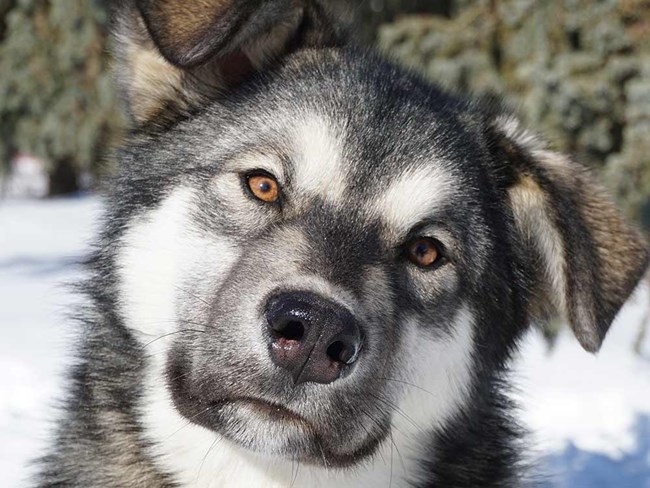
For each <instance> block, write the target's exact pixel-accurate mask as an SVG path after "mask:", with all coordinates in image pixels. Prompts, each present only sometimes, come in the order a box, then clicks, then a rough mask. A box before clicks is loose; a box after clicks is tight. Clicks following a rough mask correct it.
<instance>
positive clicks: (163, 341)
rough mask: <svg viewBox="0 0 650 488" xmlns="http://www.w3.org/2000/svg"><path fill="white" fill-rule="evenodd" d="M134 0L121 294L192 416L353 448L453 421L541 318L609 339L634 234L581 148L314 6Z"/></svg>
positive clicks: (629, 272)
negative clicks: (355, 39) (376, 48)
mask: <svg viewBox="0 0 650 488" xmlns="http://www.w3.org/2000/svg"><path fill="white" fill-rule="evenodd" d="M136 4H137V5H131V4H130V3H122V4H121V7H120V10H119V12H118V25H117V28H118V35H119V54H120V59H121V61H120V71H121V73H122V78H121V80H122V88H123V90H124V93H125V95H126V100H127V102H128V104H129V108H130V110H131V113H132V115H133V119H134V124H135V126H136V129H135V130H134V136H133V137H132V138H131V141H130V143H129V144H127V145H126V147H125V148H124V149H123V151H122V153H121V161H120V163H121V165H122V174H121V177H120V178H119V179H118V183H117V186H116V189H115V193H114V198H113V200H112V201H113V205H114V213H115V219H114V221H116V222H118V223H119V228H118V229H112V230H111V234H110V236H111V239H113V241H115V240H116V241H117V243H118V244H117V246H114V247H113V248H114V249H117V250H116V251H115V260H116V263H117V265H118V268H119V275H118V279H117V287H118V299H119V303H120V310H121V312H122V317H123V320H124V322H125V324H126V325H127V327H128V328H129V329H130V330H131V331H132V332H133V333H134V335H135V336H136V337H137V338H138V340H140V341H141V342H142V344H143V345H149V344H151V345H153V344H155V345H156V346H158V349H159V350H158V352H157V353H155V354H151V355H150V356H149V360H150V361H152V362H153V363H154V364H157V365H158V369H157V371H159V373H160V374H164V381H165V384H166V385H167V388H168V391H169V392H170V395H171V398H172V399H173V403H174V406H175V408H176V409H177V411H178V412H180V413H181V414H182V415H183V416H184V417H186V418H187V419H188V420H189V421H190V422H192V423H193V424H197V425H200V426H203V427H205V428H207V429H210V431H214V432H217V433H218V434H220V435H222V436H224V437H226V438H227V439H229V440H231V441H234V442H235V443H237V444H239V445H241V446H244V447H246V448H248V449H250V450H252V451H257V452H261V453H264V454H269V455H277V456H282V457H285V458H287V459H289V460H291V459H297V460H302V461H306V462H309V463H313V464H324V465H326V466H348V465H353V464H355V463H358V462H361V460H362V459H364V458H365V457H366V456H367V455H369V454H371V453H373V452H374V451H375V450H376V448H377V446H378V445H380V444H381V443H382V442H383V441H384V440H385V439H386V437H387V436H388V435H389V433H390V431H391V428H392V427H395V428H396V429H398V431H399V432H400V433H401V434H404V435H413V436H417V435H418V434H419V432H421V431H423V430H424V431H428V430H431V429H433V430H435V429H437V428H442V427H444V425H445V423H446V422H447V421H448V420H449V419H450V418H451V417H452V416H454V415H455V414H457V413H458V412H459V411H461V410H462V408H463V405H466V404H468V403H471V398H472V395H473V394H474V388H475V385H476V384H478V383H480V382H481V381H485V379H486V378H488V377H490V375H492V374H493V373H494V372H495V371H497V370H499V368H501V367H503V365H504V363H505V362H506V361H507V359H508V357H509V353H510V352H511V350H512V348H513V346H514V344H515V342H516V340H517V338H518V337H519V336H520V334H521V332H522V331H523V330H524V329H525V328H526V327H527V326H528V324H529V323H530V322H531V321H536V320H537V321H541V320H547V319H548V318H550V317H552V316H553V315H559V316H560V317H562V318H563V319H564V320H566V321H567V322H568V323H569V324H570V326H571V327H572V329H573V331H574V332H575V335H576V337H577V338H578V340H579V341H580V343H581V344H582V346H583V347H584V348H585V349H587V350H589V351H596V350H597V349H598V348H599V347H600V345H601V342H602V340H603V338H604V336H605V334H606V332H607V329H608V327H609V325H610V323H611V322H612V320H613V318H614V316H615V315H616V313H617V312H618V310H619V309H620V307H621V306H622V305H623V303H624V301H625V300H626V299H627V297H628V296H629V295H630V293H631V292H632V290H633V288H634V287H635V286H636V284H637V282H638V280H639V278H640V276H641V274H642V272H643V271H644V269H645V266H646V262H647V253H646V251H645V247H644V245H643V244H642V241H641V240H640V238H639V236H638V235H637V233H636V232H634V231H633V230H631V229H630V228H629V227H628V226H627V225H626V224H625V223H624V222H623V220H622V219H621V217H620V216H619V214H618V213H617V211H616V210H615V209H614V207H613V206H612V204H611V203H610V201H609V200H608V199H607V198H606V197H605V196H604V195H603V192H602V191H601V190H600V189H599V188H598V187H597V186H596V185H595V184H594V183H593V182H592V180H591V178H590V176H589V175H588V174H587V173H586V171H585V170H584V169H583V168H582V167H581V166H579V165H578V164H576V163H573V162H572V161H570V160H569V159H568V158H567V157H565V156H563V155H561V154H557V153H555V152H552V151H550V150H548V149H547V148H546V147H545V146H544V145H543V144H542V143H541V142H540V141H539V140H537V139H536V138H535V137H533V136H531V135H530V134H529V133H527V132H526V131H525V130H523V129H522V128H521V127H520V124H519V123H518V122H517V120H516V119H515V118H514V117H512V116H510V115H508V114H504V112H502V111H501V110H498V109H495V108H494V107H492V106H490V105H489V104H481V103H474V102H467V101H464V100H460V99H457V98H455V97H451V96H447V95H445V94H443V93H441V92H439V91H438V90H437V89H435V88H433V87H431V86H429V85H427V84H426V83H425V82H423V81H422V80H420V79H419V78H417V77H416V76H413V75H411V74H408V73H405V72H403V71H401V70H399V69H398V68H396V67H394V66H393V65H391V64H388V63H386V62H384V61H381V60H380V59H378V58H376V57H374V56H373V55H372V54H369V53H365V52H361V51H356V50H353V49H348V48H342V47H338V46H340V45H341V44H342V43H343V40H344V37H345V36H344V35H343V33H341V32H340V31H339V30H338V29H337V28H335V27H333V26H334V25H338V24H332V20H331V19H332V18H333V17H332V15H331V12H330V10H329V9H327V8H325V7H324V6H323V5H322V4H321V2H318V1H313V2H311V1H309V2H308V1H304V2H301V1H290V0H274V1H266V2H253V1H242V2H233V1H228V0H203V1H201V2H198V1H197V2H181V1H179V0H167V1H162V0H142V1H139V2H136ZM144 350H145V351H146V352H148V351H150V350H151V349H148V348H147V347H145V349H144Z"/></svg>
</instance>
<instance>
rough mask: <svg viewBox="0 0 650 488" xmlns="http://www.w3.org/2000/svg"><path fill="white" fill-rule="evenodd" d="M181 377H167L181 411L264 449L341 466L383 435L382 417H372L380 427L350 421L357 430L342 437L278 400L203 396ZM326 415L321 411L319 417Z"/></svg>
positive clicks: (368, 451) (366, 453)
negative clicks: (209, 398) (378, 418)
mask: <svg viewBox="0 0 650 488" xmlns="http://www.w3.org/2000/svg"><path fill="white" fill-rule="evenodd" d="M186 378H187V375H182V374H181V375H174V376H171V377H170V390H171V393H172V399H173V401H174V404H175V407H176V409H177V410H178V412H179V413H180V414H181V415H182V416H184V417H185V418H186V419H187V420H188V421H190V422H192V423H194V424H197V425H200V426H202V427H205V428H208V429H210V430H212V431H214V432H216V433H218V434H219V435H221V436H223V437H224V438H226V439H228V440H230V441H232V442H234V443H235V444H237V445H239V446H242V447H245V448H247V449H249V450H251V451H254V452H258V453H261V454H264V455H272V456H279V457H283V458H286V459H290V460H297V461H301V462H304V463H307V464H312V465H318V466H324V467H336V468H345V467H351V466H354V465H357V464H359V463H361V462H362V461H363V460H365V459H367V458H369V457H371V456H372V455H373V454H374V453H376V451H377V448H378V447H379V445H380V444H381V443H382V442H383V441H384V440H385V439H386V438H387V436H388V432H389V422H388V421H386V422H384V423H381V422H378V421H377V420H374V422H375V426H377V425H379V426H380V427H379V428H376V429H375V430H374V431H373V432H372V433H371V432H369V430H368V429H367V428H363V427H362V426H359V425H357V424H358V421H357V422H354V421H352V422H351V423H350V425H351V427H349V430H353V429H354V430H356V429H361V432H360V433H359V434H358V435H357V436H350V437H349V439H353V440H349V439H347V440H346V439H343V438H340V436H339V435H338V434H336V433H334V432H336V431H337V429H336V428H335V427H334V426H328V425H325V423H323V422H320V423H317V422H314V421H312V420H310V419H308V418H306V417H304V416H303V415H301V414H300V413H297V412H296V411H294V410H292V409H291V408H290V407H288V406H285V405H282V404H280V403H276V402H272V401H268V400H265V399H262V398H258V397H252V396H230V397H226V398H220V399H217V400H214V399H211V400H206V399H205V398H203V395H201V394H198V395H197V394H193V392H192V388H191V387H190V385H189V384H188V383H189V381H187V380H186ZM328 417H329V416H328V415H323V418H324V419H325V418H328ZM321 424H322V425H321Z"/></svg>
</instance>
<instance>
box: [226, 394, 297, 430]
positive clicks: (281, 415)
mask: <svg viewBox="0 0 650 488" xmlns="http://www.w3.org/2000/svg"><path fill="white" fill-rule="evenodd" d="M223 403H224V404H230V405H233V406H240V405H241V406H248V407H251V408H252V409H253V410H255V411H256V412H258V413H261V414H263V415H267V416H268V417H270V418H271V420H278V421H284V422H287V421H289V422H297V423H301V424H307V422H306V420H305V419H304V418H303V417H302V416H300V415H299V414H297V413H295V412H293V411H292V410H290V409H289V408H287V407H285V406H284V405H281V404H279V403H274V402H271V401H267V400H263V399H261V398H254V397H236V398H229V399H227V400H224V402H223Z"/></svg>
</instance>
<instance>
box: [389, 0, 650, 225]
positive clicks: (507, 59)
mask: <svg viewBox="0 0 650 488" xmlns="http://www.w3.org/2000/svg"><path fill="white" fill-rule="evenodd" d="M454 4H455V6H454V8H453V9H452V10H453V11H454V12H456V14H454V15H452V16H451V17H450V18H448V17H443V16H426V15H418V16H410V17H406V18H402V19H400V20H398V21H396V22H393V23H389V24H385V25H384V26H382V27H381V28H380V30H379V41H380V45H381V46H382V47H383V48H384V49H386V50H387V51H389V52H390V53H392V54H393V55H394V56H396V57H397V58H398V59H399V60H401V61H402V62H404V63H406V64H408V65H410V66H412V67H414V68H415V69H418V70H420V71H422V72H423V73H424V74H426V75H427V76H429V77H430V78H432V79H433V80H435V81H438V82H439V83H441V84H443V85H445V86H447V87H448V88H451V89H454V90H457V91H460V92H488V93H492V94H496V95H500V96H503V97H505V98H506V99H507V100H509V101H510V102H511V103H512V105H514V106H515V107H517V108H519V109H520V110H519V111H520V112H521V113H522V114H523V115H524V117H525V118H526V119H527V122H528V124H529V125H530V126H531V127H535V128H539V129H541V131H542V132H543V133H544V134H545V135H546V136H547V138H548V139H550V141H551V143H552V144H553V145H554V146H555V147H556V148H557V149H560V150H564V151H568V152H570V153H571V154H573V155H575V156H576V157H577V158H578V159H579V160H581V161H583V162H585V163H587V164H590V165H592V166H594V167H595V168H597V169H599V170H601V171H602V173H603V175H604V179H605V182H606V184H607V185H608V186H609V187H610V189H611V190H612V191H613V192H614V194H615V195H616V196H617V197H618V199H619V201H620V202H621V204H622V205H623V206H624V207H625V208H626V209H627V210H628V212H629V213H630V214H631V215H633V216H635V217H637V218H639V219H640V220H641V221H642V223H643V225H644V227H645V228H646V230H649V231H650V198H649V197H650V137H648V135H649V134H650V1H649V0H600V1H598V2H594V1H592V0H553V1H544V2H538V1H533V0H498V1H497V0H491V1H487V0H474V1H469V0H462V1H460V0H456V1H455V2H454Z"/></svg>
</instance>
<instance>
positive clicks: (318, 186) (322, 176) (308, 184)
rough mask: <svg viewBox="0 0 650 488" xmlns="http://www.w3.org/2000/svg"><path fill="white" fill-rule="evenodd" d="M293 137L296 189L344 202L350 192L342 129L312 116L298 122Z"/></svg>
mask: <svg viewBox="0 0 650 488" xmlns="http://www.w3.org/2000/svg"><path fill="white" fill-rule="evenodd" d="M291 136H292V143H293V151H294V156H293V158H292V159H293V161H294V174H295V182H294V184H295V187H296V189H297V190H298V191H300V192H305V193H308V194H311V195H315V196H319V197H321V198H323V199H324V200H326V201H329V202H332V203H336V202H340V201H341V200H342V198H343V196H344V195H345V191H346V171H345V170H344V169H343V141H344V140H345V137H344V136H345V134H344V133H343V132H342V129H340V128H339V127H335V125H334V123H333V121H330V120H327V119H325V118H324V117H323V116H320V115H317V114H309V115H307V116H306V117H304V118H302V119H298V120H297V121H296V124H295V126H294V130H293V131H292V134H291Z"/></svg>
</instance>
